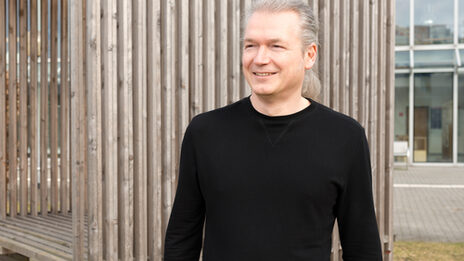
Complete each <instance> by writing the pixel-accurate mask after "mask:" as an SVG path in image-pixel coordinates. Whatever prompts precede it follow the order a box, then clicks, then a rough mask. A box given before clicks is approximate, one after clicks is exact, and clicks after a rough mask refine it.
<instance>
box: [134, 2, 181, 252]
mask: <svg viewBox="0 0 464 261" xmlns="http://www.w3.org/2000/svg"><path fill="white" fill-rule="evenodd" d="M186 4H188V3H186ZM146 8H147V6H146V3H145V2H144V1H134V2H133V8H132V17H133V23H132V25H133V27H132V33H133V34H132V35H133V44H134V46H133V50H134V53H133V55H134V57H133V73H134V74H133V84H134V85H133V90H134V96H133V98H134V102H133V106H134V107H133V108H134V137H133V139H134V243H135V244H134V254H135V255H134V258H135V259H136V260H146V259H147V255H148V253H147V244H146V242H147V222H148V221H147V182H146V181H147V180H146V178H147V143H146V141H147V60H146V58H147V56H146V55H147V53H146V52H147V49H146V48H147V39H146V34H147V30H146V27H147V24H146ZM186 49H187V50H188V48H186ZM187 73H188V72H187Z"/></svg>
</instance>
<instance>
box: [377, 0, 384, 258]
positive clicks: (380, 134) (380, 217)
mask: <svg viewBox="0 0 464 261" xmlns="http://www.w3.org/2000/svg"><path fill="white" fill-rule="evenodd" d="M385 8H386V1H385V0H379V1H378V2H377V10H378V11H377V40H378V41H377V52H376V53H377V90H378V92H377V94H378V97H377V101H376V102H377V116H376V118H377V119H378V124H377V133H376V136H377V137H376V139H377V146H376V147H377V151H378V152H377V154H376V157H377V187H376V190H377V194H378V196H377V202H376V205H377V209H378V210H379V211H377V224H378V226H379V232H380V237H381V241H382V249H383V248H384V244H383V240H384V235H385V137H386V136H385V128H386V122H385V121H386V117H385V113H386V110H385V108H386V103H385V102H386V101H385V98H386V97H385V92H386V85H385V83H386V82H385V72H386V66H385V64H386V50H385V40H386V24H385V23H386V21H385V16H386V14H385V11H386V10H385Z"/></svg>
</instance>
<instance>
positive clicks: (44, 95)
mask: <svg viewBox="0 0 464 261" xmlns="http://www.w3.org/2000/svg"><path fill="white" fill-rule="evenodd" d="M47 2H48V1H47V0H42V1H41V4H40V13H41V16H40V17H41V22H40V30H41V31H40V214H41V215H42V216H46V215H47V214H48V191H47V190H48V55H47V53H48V46H47V45H48V26H47V24H48V22H47V21H48V17H47V16H48V11H47Z"/></svg>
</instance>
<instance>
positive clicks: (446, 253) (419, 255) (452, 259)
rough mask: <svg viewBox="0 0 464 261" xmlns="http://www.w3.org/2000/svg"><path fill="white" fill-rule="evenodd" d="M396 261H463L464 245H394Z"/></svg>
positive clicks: (404, 243)
mask: <svg viewBox="0 0 464 261" xmlns="http://www.w3.org/2000/svg"><path fill="white" fill-rule="evenodd" d="M393 260H395V261H422V260H427V261H458V260H459V261H462V260H464V243H435V242H405V241H397V242H395V243H394V252H393Z"/></svg>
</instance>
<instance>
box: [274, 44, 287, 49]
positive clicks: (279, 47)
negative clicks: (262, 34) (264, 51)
mask: <svg viewBox="0 0 464 261" xmlns="http://www.w3.org/2000/svg"><path fill="white" fill-rule="evenodd" d="M272 48H276V49H283V48H284V47H283V46H282V45H279V44H273V45H272Z"/></svg>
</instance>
